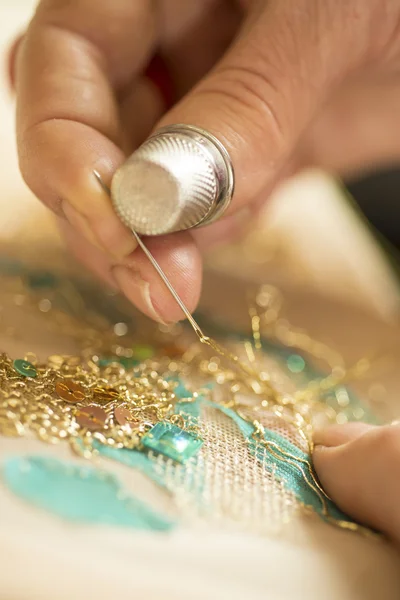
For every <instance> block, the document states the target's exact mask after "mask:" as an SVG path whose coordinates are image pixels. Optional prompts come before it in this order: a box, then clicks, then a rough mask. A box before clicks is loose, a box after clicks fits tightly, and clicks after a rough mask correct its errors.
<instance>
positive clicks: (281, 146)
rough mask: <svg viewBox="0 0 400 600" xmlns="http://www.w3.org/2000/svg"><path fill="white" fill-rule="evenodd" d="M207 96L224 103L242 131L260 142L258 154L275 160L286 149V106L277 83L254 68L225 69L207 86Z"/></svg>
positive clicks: (232, 119)
mask: <svg viewBox="0 0 400 600" xmlns="http://www.w3.org/2000/svg"><path fill="white" fill-rule="evenodd" d="M206 91H207V93H208V94H209V93H211V94H215V95H217V96H218V98H219V99H220V101H222V102H223V103H224V107H223V109H224V112H225V113H226V114H228V115H229V116H230V120H231V121H232V122H233V123H235V124H237V125H238V126H239V127H238V131H239V132H240V131H243V132H244V133H245V134H246V136H247V137H251V139H252V140H253V142H254V141H255V142H256V147H257V150H261V151H264V150H265V151H266V152H268V153H271V150H272V152H273V154H274V155H275V156H277V155H280V154H281V153H282V152H283V151H284V150H285V148H286V145H287V135H286V132H287V131H288V128H287V124H286V123H285V119H284V113H283V110H282V107H283V103H282V98H280V93H279V90H278V88H277V87H276V86H275V85H274V82H273V81H272V80H270V79H269V78H268V77H267V76H265V75H264V74H263V73H262V72H260V71H259V70H258V69H257V68H251V67H247V66H246V67H241V66H237V65H236V66H234V67H221V68H220V69H219V70H218V72H216V73H215V74H214V76H212V77H211V78H210V79H209V80H208V82H207V90H206Z"/></svg>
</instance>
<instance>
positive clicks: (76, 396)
mask: <svg viewBox="0 0 400 600" xmlns="http://www.w3.org/2000/svg"><path fill="white" fill-rule="evenodd" d="M55 390H56V392H57V394H58V395H59V396H60V398H62V399H63V400H65V401H66V402H70V403H71V404H76V403H77V402H83V400H85V397H86V394H85V390H84V388H83V387H82V386H81V385H79V383H75V382H74V381H69V380H68V379H60V380H59V381H57V383H56V386H55Z"/></svg>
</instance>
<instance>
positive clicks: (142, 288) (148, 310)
mask: <svg viewBox="0 0 400 600" xmlns="http://www.w3.org/2000/svg"><path fill="white" fill-rule="evenodd" d="M111 272H112V276H113V278H114V279H115V281H116V283H117V285H118V287H119V288H120V290H121V292H122V293H123V294H124V295H125V296H126V297H127V298H128V300H130V301H131V302H132V304H134V305H135V306H136V307H137V308H138V309H139V310H140V311H142V312H144V313H145V314H146V315H147V316H149V317H150V318H151V319H154V320H155V321H158V323H162V324H163V325H166V322H165V321H164V319H163V318H162V317H161V315H160V314H159V313H158V312H157V311H156V310H155V308H154V305H153V302H152V300H151V294H150V285H149V284H148V283H147V281H144V279H142V278H141V276H140V275H139V273H138V272H137V271H134V270H133V269H131V268H128V267H123V266H120V265H117V266H115V267H113V268H112V269H111Z"/></svg>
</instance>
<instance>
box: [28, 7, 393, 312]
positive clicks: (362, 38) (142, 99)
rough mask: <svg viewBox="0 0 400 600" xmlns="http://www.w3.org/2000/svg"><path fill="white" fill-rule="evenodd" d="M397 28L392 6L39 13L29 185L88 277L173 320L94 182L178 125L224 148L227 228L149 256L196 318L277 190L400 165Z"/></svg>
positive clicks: (33, 41)
mask: <svg viewBox="0 0 400 600" xmlns="http://www.w3.org/2000/svg"><path fill="white" fill-rule="evenodd" d="M399 24H400V4H399V3H398V2H397V1H395V0H370V1H369V2H368V3H366V2H365V1H364V0H324V1H321V0H287V1H285V2H282V1H281V0H268V1H267V0H257V1H256V0H253V1H251V0H247V1H246V0H241V1H240V0H236V1H234V0H203V1H202V2H198V1H195V0H192V1H191V2H190V1H188V0H158V1H157V2H155V1H154V0H114V1H113V2H110V1H109V0H70V1H68V2H65V1H61V0H42V2H41V3H40V4H39V8H38V10H37V13H36V15H35V16H34V18H33V20H32V22H31V24H30V26H29V28H28V31H27V34H26V36H25V37H24V40H23V42H22V44H21V45H20V47H19V50H18V53H17V62H16V88H17V136H18V149H19V159H20V166H21V171H22V174H23V176H24V178H25V180H26V182H27V183H28V185H29V186H30V188H31V189H32V190H33V192H34V193H35V194H36V195H37V196H38V197H39V198H40V199H41V200H42V201H43V202H44V203H45V204H46V205H47V206H49V207H50V208H52V209H53V210H54V211H55V212H56V213H57V214H58V215H59V216H60V218H61V220H62V228H63V230H64V232H65V235H66V237H67V239H68V240H69V242H70V246H71V248H72V250H73V252H74V253H75V254H76V255H77V256H78V257H80V258H81V260H82V261H83V262H84V263H85V264H86V265H88V266H89V267H91V268H92V269H93V271H94V272H96V273H97V274H98V275H100V276H101V277H103V279H105V280H107V281H109V282H110V283H116V284H117V285H118V286H119V287H120V289H121V290H122V291H123V292H124V293H125V294H126V296H127V297H128V298H130V299H131V301H132V302H133V303H134V304H135V305H136V306H137V307H139V308H140V309H141V310H142V311H143V312H145V313H146V314H148V315H149V316H151V317H153V318H155V319H157V320H160V321H166V322H169V321H174V320H177V319H179V318H181V317H182V313H181V312H180V310H179V309H178V308H177V306H176V304H175V302H174V301H173V300H172V298H171V297H170V295H169V293H168V292H167V290H166V289H165V287H164V285H163V284H162V282H161V281H160V279H159V277H158V276H157V274H156V273H155V272H154V271H153V269H152V267H151V265H150V264H149V263H148V262H147V260H146V258H145V257H144V256H143V255H142V254H141V253H140V252H139V251H135V244H134V240H133V238H132V236H131V234H130V233H129V231H128V230H127V229H126V228H124V227H123V225H122V224H121V223H120V222H119V221H118V219H117V217H116V215H115V214H114V212H113V210H112V207H111V204H110V201H109V199H108V197H107V195H106V194H105V193H104V192H103V190H102V189H101V188H100V186H99V185H98V183H97V181H96V180H95V178H94V177H93V170H94V169H96V170H97V171H99V172H100V173H101V175H102V177H103V179H104V181H105V182H106V183H109V182H110V180H111V178H112V175H113V173H114V171H115V169H116V168H117V167H118V166H119V165H120V164H121V163H122V162H123V160H124V157H125V156H126V154H127V153H130V152H131V151H132V150H133V149H134V148H136V147H137V145H138V144H139V143H140V142H141V141H143V139H145V137H146V136H147V135H148V134H149V132H150V131H151V130H152V129H153V128H154V127H156V126H162V125H166V124H171V123H189V124H193V125H198V126H200V127H203V128H205V129H208V130H209V131H210V132H212V133H214V134H215V135H216V136H217V137H218V138H219V139H220V140H221V141H222V142H223V143H224V144H225V145H226V147H227V148H228V150H229V152H230V154H231V158H232V161H233V165H234V168H235V173H236V191H235V197H234V201H233V202H232V206H231V207H230V211H229V213H228V214H227V216H226V218H225V219H223V220H222V221H221V222H219V223H217V224H215V225H213V226H212V227H210V228H209V229H208V230H207V229H205V230H203V231H199V232H197V233H194V234H192V233H188V232H185V233H179V234H175V235H171V236H168V237H166V238H153V239H151V240H148V245H149V247H150V249H151V251H152V252H153V253H154V255H155V257H156V259H157V260H158V261H159V262H160V264H161V265H162V267H163V268H164V269H165V271H166V273H167V275H168V276H169V278H170V279H171V281H172V283H173V285H174V286H175V287H176V289H177V291H178V293H179V294H180V296H181V297H182V299H183V300H184V302H185V303H186V304H187V306H188V307H189V309H194V307H195V305H196V303H197V300H198V296H199V292H200V285H201V255H200V252H199V246H201V244H202V240H203V243H204V241H205V239H207V243H209V240H210V236H214V237H221V236H222V235H227V234H230V233H232V231H234V230H235V228H237V227H238V223H239V219H238V215H239V213H240V211H241V210H243V209H247V210H248V212H251V211H253V210H255V208H256V207H257V206H259V204H260V202H263V201H264V200H265V199H266V198H267V197H268V194H269V192H270V191H271V189H272V188H273V187H274V185H275V184H276V182H277V181H278V180H279V179H280V178H282V177H283V176H285V175H287V174H288V173H291V172H293V171H294V170H296V169H298V168H299V167H301V166H304V165H308V164H315V163H318V164H322V165H324V166H327V167H329V168H331V169H333V170H338V171H341V170H343V169H344V170H346V172H348V171H349V170H353V169H356V170H358V169H361V168H365V167H368V166H370V165H371V164H373V165H376V164H378V163H379V162H381V163H386V162H391V161H393V160H395V159H397V158H398V157H399V155H400V135H399V133H400V132H399V129H400V119H399V114H398V113H399V110H400V109H399V106H400V102H399V100H400V80H399V78H398V75H397V69H398V65H399V53H400V27H399ZM155 49H157V50H158V51H159V53H160V54H161V56H162V57H163V58H164V60H165V62H166V63H167V64H168V67H169V70H170V74H171V77H172V80H173V84H174V89H175V94H176V100H177V103H176V104H175V105H174V106H173V107H172V109H171V110H168V111H166V107H165V106H164V105H163V101H162V98H161V96H160V94H159V92H158V90H157V89H155V87H154V85H153V84H152V83H151V82H150V81H149V80H148V79H146V78H145V77H144V76H143V71H144V69H145V66H146V64H147V63H148V62H149V60H150V58H151V56H152V55H153V53H154V51H155ZM235 215H236V216H235ZM240 219H241V221H243V217H242V216H241V217H240Z"/></svg>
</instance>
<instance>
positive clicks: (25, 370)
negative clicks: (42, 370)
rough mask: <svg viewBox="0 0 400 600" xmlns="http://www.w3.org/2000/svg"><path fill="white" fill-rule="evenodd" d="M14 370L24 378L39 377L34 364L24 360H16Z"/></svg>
mask: <svg viewBox="0 0 400 600" xmlns="http://www.w3.org/2000/svg"><path fill="white" fill-rule="evenodd" d="M13 365H14V369H15V370H16V371H17V373H19V374H20V375H22V376H23V377H37V370H36V368H35V367H34V366H33V364H32V363H30V362H28V361H27V360H24V359H23V358H17V359H16V360H14V363H13Z"/></svg>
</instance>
